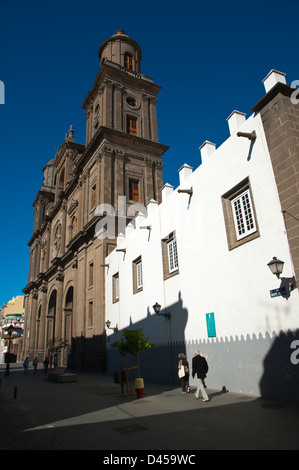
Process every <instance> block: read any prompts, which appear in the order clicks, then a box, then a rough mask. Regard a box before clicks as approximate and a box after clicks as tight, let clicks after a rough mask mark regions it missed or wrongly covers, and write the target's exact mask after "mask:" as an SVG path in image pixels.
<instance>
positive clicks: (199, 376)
mask: <svg viewBox="0 0 299 470" xmlns="http://www.w3.org/2000/svg"><path fill="white" fill-rule="evenodd" d="M208 370H209V366H208V363H207V361H206V359H205V358H204V357H203V356H201V355H200V351H199V349H196V351H195V352H194V357H193V359H192V377H193V378H195V379H196V381H197V389H196V392H195V398H196V399H197V400H198V399H199V392H201V394H202V396H203V400H202V401H209V397H208V395H207V392H206V391H205V386H204V379H205V377H206V376H207V372H208Z"/></svg>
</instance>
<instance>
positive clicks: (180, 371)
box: [179, 365, 185, 379]
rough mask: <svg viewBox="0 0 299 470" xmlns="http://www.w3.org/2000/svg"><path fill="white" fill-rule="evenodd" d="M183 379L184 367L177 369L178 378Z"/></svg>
mask: <svg viewBox="0 0 299 470" xmlns="http://www.w3.org/2000/svg"><path fill="white" fill-rule="evenodd" d="M182 377H185V367H184V366H183V365H182V366H181V367H180V369H179V378H180V379H181V378H182Z"/></svg>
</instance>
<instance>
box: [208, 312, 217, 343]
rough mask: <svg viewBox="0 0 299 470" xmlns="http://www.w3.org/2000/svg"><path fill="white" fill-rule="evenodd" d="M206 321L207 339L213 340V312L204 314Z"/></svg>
mask: <svg viewBox="0 0 299 470" xmlns="http://www.w3.org/2000/svg"><path fill="white" fill-rule="evenodd" d="M206 321H207V330H208V337H209V338H213V337H215V336H216V325H215V316H214V312H211V313H206Z"/></svg>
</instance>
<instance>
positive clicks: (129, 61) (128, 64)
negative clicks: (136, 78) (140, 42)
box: [124, 52, 135, 70]
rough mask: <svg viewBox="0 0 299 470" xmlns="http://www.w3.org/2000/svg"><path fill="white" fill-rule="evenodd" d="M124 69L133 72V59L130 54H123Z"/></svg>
mask: <svg viewBox="0 0 299 470" xmlns="http://www.w3.org/2000/svg"><path fill="white" fill-rule="evenodd" d="M124 67H125V69H128V70H135V64H134V58H133V56H132V54H131V53H130V52H126V53H125V56H124Z"/></svg>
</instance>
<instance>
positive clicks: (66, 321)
mask: <svg viewBox="0 0 299 470" xmlns="http://www.w3.org/2000/svg"><path fill="white" fill-rule="evenodd" d="M99 59H100V63H101V67H100V71H99V73H98V75H97V77H96V78H95V80H94V84H93V86H92V88H91V90H90V91H89V92H88V94H87V96H86V98H85V100H84V102H83V104H82V107H83V108H84V109H85V110H86V143H85V145H83V144H80V143H77V142H75V138H74V130H73V128H72V126H71V128H70V130H69V132H68V134H67V135H66V137H65V141H64V142H63V143H62V144H61V145H60V148H59V150H58V152H57V153H56V155H55V158H54V159H53V160H51V161H50V162H48V164H47V165H46V166H45V167H44V169H43V173H44V179H43V184H42V187H41V189H40V190H39V192H38V194H37V196H36V199H35V201H34V203H33V206H34V227H33V234H32V237H31V239H30V240H29V242H28V245H29V246H30V266H29V277H28V284H27V286H26V287H25V288H24V290H23V292H24V293H25V326H24V330H25V333H24V346H23V353H24V356H27V355H28V356H29V357H30V358H33V357H35V356H37V357H38V359H39V360H40V361H42V360H43V359H44V357H45V356H46V355H48V345H49V344H50V343H51V342H52V343H53V342H54V341H55V340H62V341H66V342H67V344H68V348H67V349H64V350H63V351H62V352H61V354H60V357H59V361H60V363H63V364H66V363H69V364H71V365H72V366H73V367H79V368H94V369H98V370H105V368H106V352H105V349H106V348H105V338H106V332H105V269H104V264H105V258H106V256H107V255H108V254H109V253H110V252H111V250H113V248H114V247H115V243H116V237H115V233H117V232H118V231H119V230H120V227H118V226H116V225H115V226H114V227H113V232H112V233H111V232H110V233H109V235H108V234H107V236H105V237H100V236H98V235H97V233H98V232H99V230H100V229H101V230H104V231H105V232H106V231H107V230H110V225H109V227H108V228H107V224H106V223H105V222H104V219H105V217H106V216H107V212H108V214H110V215H111V216H112V215H113V216H117V221H118V223H119V224H120V226H125V225H126V224H127V222H128V221H129V220H130V219H131V218H132V217H134V216H135V212H139V208H142V207H144V206H145V205H146V204H147V202H148V201H150V200H151V199H155V200H157V201H160V200H161V199H160V198H161V196H160V189H161V187H162V166H163V162H162V155H163V153H164V152H165V151H166V150H167V148H168V147H166V146H164V145H161V144H160V143H159V141H158V133H157V116H156V103H157V94H158V92H159V90H160V87H159V86H158V85H156V84H155V83H154V81H153V79H151V78H149V77H147V76H146V75H143V74H141V59H142V53H141V49H140V47H139V45H138V44H137V43H136V42H135V41H134V40H132V39H131V38H130V37H128V36H127V35H126V34H125V33H124V32H123V31H121V30H119V31H117V32H116V33H115V34H114V35H113V36H111V37H110V38H108V39H107V40H106V41H105V42H104V43H103V44H102V45H101V47H100V49H99ZM102 220H103V223H101V221H102Z"/></svg>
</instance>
